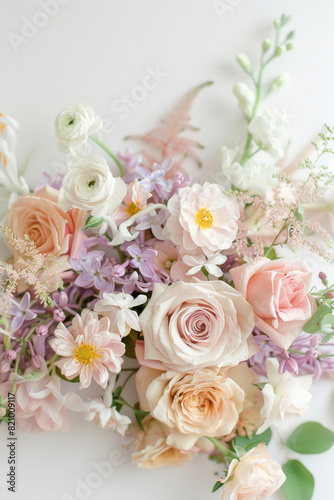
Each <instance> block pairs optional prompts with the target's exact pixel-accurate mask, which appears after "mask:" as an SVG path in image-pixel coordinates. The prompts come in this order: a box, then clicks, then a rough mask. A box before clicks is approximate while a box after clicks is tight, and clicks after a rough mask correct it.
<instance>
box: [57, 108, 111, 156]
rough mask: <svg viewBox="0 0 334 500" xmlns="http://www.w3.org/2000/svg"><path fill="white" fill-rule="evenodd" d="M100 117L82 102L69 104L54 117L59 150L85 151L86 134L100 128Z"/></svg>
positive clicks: (77, 152)
mask: <svg viewBox="0 0 334 500" xmlns="http://www.w3.org/2000/svg"><path fill="white" fill-rule="evenodd" d="M102 125H103V123H102V119H101V118H100V117H99V116H95V113H94V110H93V108H91V107H90V106H85V105H84V104H80V103H78V104H71V105H70V106H68V107H67V108H66V109H64V110H63V111H62V112H61V113H59V115H58V116H57V118H56V122H55V128H54V134H55V136H56V137H57V139H58V149H59V150H60V151H64V152H66V151H70V152H71V153H72V154H74V155H77V154H80V153H81V154H82V153H84V152H85V151H86V143H87V139H88V136H89V135H91V134H95V132H97V131H98V130H100V129H101V128H102Z"/></svg>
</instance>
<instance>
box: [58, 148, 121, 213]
mask: <svg viewBox="0 0 334 500" xmlns="http://www.w3.org/2000/svg"><path fill="white" fill-rule="evenodd" d="M125 194H126V185H125V183H124V181H123V180H122V179H121V178H120V177H114V176H113V175H112V173H111V172H110V169H109V167H108V164H107V162H106V160H105V158H103V156H99V155H93V156H89V157H85V158H82V159H81V160H78V161H76V162H74V163H72V164H71V165H70V168H69V171H68V172H67V174H66V175H65V177H64V182H63V186H62V188H61V190H60V193H59V200H58V206H59V207H60V208H61V209H62V210H64V211H65V212H66V211H67V210H68V209H69V208H79V209H81V210H90V211H91V213H92V215H94V216H96V217H101V216H104V215H110V214H112V212H114V210H116V208H118V207H119V205H120V204H121V203H122V200H123V198H124V196H125Z"/></svg>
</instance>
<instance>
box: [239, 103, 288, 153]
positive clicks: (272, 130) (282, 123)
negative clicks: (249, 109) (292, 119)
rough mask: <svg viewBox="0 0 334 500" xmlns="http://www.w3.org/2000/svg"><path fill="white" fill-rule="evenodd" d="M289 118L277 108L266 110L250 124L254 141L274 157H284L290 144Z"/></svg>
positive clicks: (249, 128)
mask: <svg viewBox="0 0 334 500" xmlns="http://www.w3.org/2000/svg"><path fill="white" fill-rule="evenodd" d="M288 125H289V120H288V119H287V117H286V115H284V114H282V113H280V112H279V111H277V110H269V109H266V110H264V111H263V112H262V113H261V114H259V115H258V116H256V117H255V118H254V119H253V120H252V121H251V123H250V124H249V127H248V130H249V132H250V133H251V134H252V136H253V139H254V141H255V142H256V144H257V145H258V146H259V147H260V148H261V149H264V150H265V151H267V152H268V153H270V154H271V155H272V156H274V157H278V158H282V157H283V156H284V155H285V150H286V147H287V145H288V142H289V141H288V136H287V128H288Z"/></svg>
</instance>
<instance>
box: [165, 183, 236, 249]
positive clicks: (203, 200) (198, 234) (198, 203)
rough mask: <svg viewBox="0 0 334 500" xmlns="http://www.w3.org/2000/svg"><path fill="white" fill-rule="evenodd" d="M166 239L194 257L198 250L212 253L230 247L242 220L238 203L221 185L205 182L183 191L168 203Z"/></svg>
mask: <svg viewBox="0 0 334 500" xmlns="http://www.w3.org/2000/svg"><path fill="white" fill-rule="evenodd" d="M168 210H169V212H170V214H171V215H170V217H169V218H168V220H167V224H166V229H165V231H166V236H167V237H168V238H169V239H171V240H172V241H173V243H175V244H176V245H179V246H180V247H181V252H182V253H185V254H189V253H190V254H191V253H192V252H195V251H196V250H197V249H198V248H201V249H202V250H203V252H204V253H206V254H210V255H211V254H212V252H214V253H216V252H219V251H221V250H226V249H227V248H230V247H231V245H232V243H233V240H234V238H235V236H236V234H237V230H238V225H237V221H238V219H239V217H240V212H239V208H238V206H237V203H236V202H235V201H234V200H232V199H231V198H229V197H228V196H227V195H226V194H225V193H224V188H223V187H222V186H220V185H219V184H210V183H208V182H205V183H204V185H203V186H200V185H199V184H194V185H193V186H192V187H186V188H182V189H180V190H179V191H178V193H177V194H175V195H174V196H172V198H171V199H170V200H169V202H168Z"/></svg>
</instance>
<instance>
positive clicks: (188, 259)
mask: <svg viewBox="0 0 334 500" xmlns="http://www.w3.org/2000/svg"><path fill="white" fill-rule="evenodd" d="M182 260H183V262H184V263H185V264H186V265H187V266H190V269H189V271H188V272H187V273H186V274H187V275H190V276H192V275H193V274H196V273H198V272H199V271H200V270H201V269H202V267H204V268H205V269H206V270H207V272H208V273H209V274H211V275H212V276H215V277H216V278H220V276H222V275H223V271H222V270H221V269H220V268H219V267H218V266H221V265H222V264H224V262H226V260H227V257H226V255H222V254H221V253H216V254H213V255H211V256H210V257H206V256H205V255H204V254H202V255H183V256H182Z"/></svg>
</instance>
